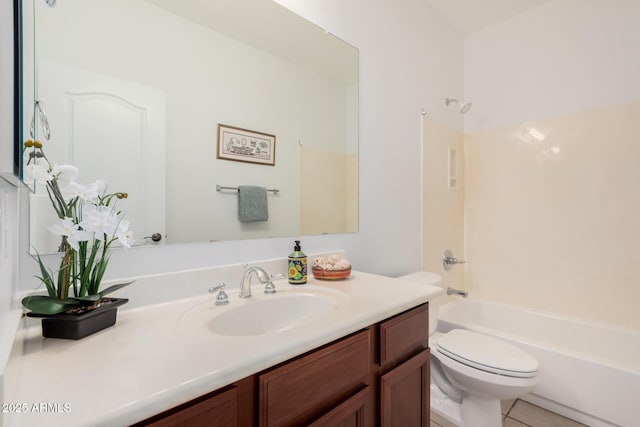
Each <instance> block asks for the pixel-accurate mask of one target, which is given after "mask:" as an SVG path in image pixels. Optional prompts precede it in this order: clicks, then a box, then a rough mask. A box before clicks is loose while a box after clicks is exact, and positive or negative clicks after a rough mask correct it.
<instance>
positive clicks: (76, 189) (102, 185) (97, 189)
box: [60, 180, 107, 202]
mask: <svg viewBox="0 0 640 427" xmlns="http://www.w3.org/2000/svg"><path fill="white" fill-rule="evenodd" d="M106 188H107V184H106V182H105V181H102V180H97V181H95V182H94V183H92V184H89V185H82V184H79V183H77V182H75V181H71V182H68V183H67V185H65V186H64V187H62V186H61V187H60V191H61V192H62V195H63V197H64V198H65V200H71V199H73V198H75V197H79V198H80V199H81V200H86V201H89V202H91V201H95V200H96V199H97V198H98V196H99V195H100V194H102V193H103V192H104V190H105V189H106Z"/></svg>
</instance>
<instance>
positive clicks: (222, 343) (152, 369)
mask: <svg viewBox="0 0 640 427" xmlns="http://www.w3.org/2000/svg"><path fill="white" fill-rule="evenodd" d="M275 284H276V287H277V288H278V289H281V290H285V289H287V288H288V287H290V286H291V285H288V284H287V283H286V281H278V282H275ZM304 286H307V287H308V289H310V290H312V289H313V288H314V287H316V286H317V287H322V288H325V289H327V288H329V289H334V290H339V291H341V292H342V293H343V294H344V295H346V300H345V301H346V303H345V304H344V306H343V307H342V309H341V310H339V311H336V312H335V313H334V314H332V315H331V317H330V318H328V319H325V320H323V321H321V322H315V323H311V324H307V325H305V326H304V327H300V328H293V329H289V330H286V331H282V332H277V333H272V334H266V335H255V336H222V335H216V334H213V333H211V332H210V331H209V330H208V329H207V326H206V324H205V323H206V322H202V323H203V324H202V325H201V327H200V326H199V324H198V323H193V316H194V315H193V313H194V310H193V309H194V307H200V308H202V307H203V306H204V305H207V306H210V307H211V308H212V309H215V306H214V305H213V302H214V299H215V298H214V297H213V295H204V296H197V297H193V298H188V299H182V300H178V301H174V302H170V303H164V304H159V305H154V306H149V307H143V308H136V309H130V310H126V309H123V308H126V306H123V307H121V308H120V309H119V313H118V320H117V323H116V325H115V326H113V327H110V328H108V329H105V330H103V331H100V332H98V333H96V334H94V335H91V336H89V337H86V338H84V339H82V340H79V341H67V340H59V339H44V338H42V336H41V330H40V328H31V329H30V330H25V331H21V332H19V334H18V336H16V341H15V343H14V351H13V352H12V354H11V357H10V359H9V363H8V365H7V369H6V372H5V374H6V378H5V401H4V402H2V404H3V408H2V409H3V412H4V413H3V414H2V415H3V416H4V418H3V424H2V426H3V427H20V426H43V425H46V426H65V427H72V426H82V427H87V426H119V425H123V426H124V425H130V424H132V423H135V422H137V421H141V420H144V419H146V418H148V417H150V416H152V415H155V414H158V413H160V412H163V411H165V410H167V409H170V408H172V407H174V406H177V405H179V404H182V403H184V402H188V401H190V400H192V399H194V398H196V397H198V396H201V395H203V394H206V393H208V392H210V391H213V390H215V389H218V388H220V387H223V386H225V385H228V384H231V383H233V382H235V381H237V380H240V379H242V378H244V377H247V376H249V375H252V374H255V373H257V372H260V371H262V370H264V369H266V368H268V367H270V366H273V365H275V364H278V363H280V362H283V361H286V360H288V359H291V358H292V357H294V356H297V355H299V354H302V353H304V352H306V351H309V350H312V349H314V348H316V347H319V346H321V345H324V344H327V343H329V342H331V341H334V340H336V339H338V338H340V337H343V336H345V335H348V334H350V333H352V332H355V331H358V330H360V329H362V328H364V327H366V326H369V325H371V324H373V323H376V322H378V321H380V320H383V319H386V318H388V317H390V316H393V315H395V314H398V313H401V312H403V311H405V310H408V309H410V308H412V307H415V306H417V305H419V304H422V303H424V302H427V301H428V300H430V299H432V298H434V297H435V296H438V295H440V294H441V293H442V290H441V289H440V288H436V287H433V286H429V285H422V284H418V283H412V282H406V281H402V280H398V279H392V278H388V277H384V276H378V275H372V274H367V273H362V272H358V271H355V272H353V273H352V275H351V277H350V278H349V279H348V280H344V281H336V282H330V281H318V280H315V279H313V278H310V279H309V282H308V284H307V285H303V287H304ZM295 288H298V289H300V288H302V287H301V286H295ZM253 289H256V288H255V287H254V288H253ZM229 294H230V299H231V303H230V304H229V306H227V307H230V306H232V305H233V304H234V303H236V304H240V303H244V302H238V300H237V299H236V298H235V295H234V294H233V292H231V291H230V292H229ZM260 295H262V296H260ZM261 297H262V298H265V296H264V295H263V294H262V293H256V292H255V291H254V297H252V298H256V299H257V298H261ZM6 405H13V406H11V407H8V406H6Z"/></svg>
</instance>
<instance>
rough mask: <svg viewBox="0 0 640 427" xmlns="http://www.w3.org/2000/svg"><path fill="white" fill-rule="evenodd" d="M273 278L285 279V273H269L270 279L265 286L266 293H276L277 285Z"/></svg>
mask: <svg viewBox="0 0 640 427" xmlns="http://www.w3.org/2000/svg"><path fill="white" fill-rule="evenodd" d="M273 279H284V274H282V273H277V274H270V275H269V280H268V281H267V283H266V284H265V286H264V293H265V294H275V293H276V285H274V284H273Z"/></svg>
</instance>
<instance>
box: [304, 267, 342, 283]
mask: <svg viewBox="0 0 640 427" xmlns="http://www.w3.org/2000/svg"><path fill="white" fill-rule="evenodd" d="M311 271H312V272H313V277H315V278H316V279H319V280H343V279H346V278H347V277H349V276H350V275H351V267H349V268H343V269H340V270H325V269H323V268H317V267H313V268H312V269H311Z"/></svg>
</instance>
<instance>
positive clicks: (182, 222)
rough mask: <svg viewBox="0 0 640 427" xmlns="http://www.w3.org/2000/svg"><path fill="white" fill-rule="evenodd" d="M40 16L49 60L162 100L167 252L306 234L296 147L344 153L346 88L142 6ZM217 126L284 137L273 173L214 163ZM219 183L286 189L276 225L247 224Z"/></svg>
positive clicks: (75, 0) (91, 7)
mask: <svg viewBox="0 0 640 427" xmlns="http://www.w3.org/2000/svg"><path fill="white" fill-rule="evenodd" d="M122 8H126V10H127V11H128V12H127V13H126V14H125V13H123V12H122V10H123V9H122ZM42 9H43V10H41V11H40V12H41V13H39V18H38V22H37V25H38V27H39V28H41V29H42V31H44V32H47V33H49V34H56V37H46V38H45V37H42V38H40V39H41V41H42V43H41V45H40V47H39V53H40V55H41V56H42V57H43V58H46V59H48V60H50V61H56V62H62V63H65V62H66V63H69V64H70V65H73V66H76V67H78V68H81V69H82V68H85V69H87V68H88V69H90V70H96V71H97V70H99V72H100V73H103V74H108V75H112V76H113V77H116V78H119V79H122V80H127V81H133V82H143V83H144V84H145V85H148V86H151V87H155V88H157V89H160V90H162V91H163V92H165V93H166V102H167V134H166V136H167V159H168V160H169V162H168V166H167V235H168V242H170V243H181V242H189V241H196V242H199V241H208V240H228V239H238V238H239V237H240V236H241V237H242V238H256V237H271V236H278V235H292V234H296V233H297V232H298V218H299V208H298V205H299V199H298V194H299V184H298V178H297V171H298V168H297V157H298V153H297V150H298V141H303V142H304V144H305V145H306V146H311V147H313V146H315V145H322V144H326V143H327V142H328V141H331V142H330V144H331V145H332V148H333V145H334V144H343V145H344V144H345V143H346V137H347V128H346V126H347V125H346V123H345V119H344V116H345V110H344V107H342V106H345V105H346V101H345V98H346V96H347V94H346V93H345V92H344V88H340V87H336V86H335V85H334V84H333V83H331V82H329V81H328V80H326V79H324V78H323V77H320V76H319V75H315V74H312V73H309V72H308V70H305V69H303V68H301V67H299V66H297V65H294V64H292V63H289V62H287V61H284V60H281V59H279V58H276V57H274V56H271V55H269V54H266V53H263V52H260V51H256V50H255V49H253V48H251V47H249V46H247V45H244V44H241V43H238V42H236V41H234V40H232V39H229V38H227V37H225V36H222V35H219V34H217V33H215V32H213V31H211V30H208V29H206V28H204V27H201V26H198V25H195V24H192V23H190V22H189V21H186V20H184V19H181V18H178V17H175V16H174V15H171V14H169V13H167V12H165V11H163V10H162V9H158V8H155V7H153V6H151V5H149V4H147V3H145V2H142V1H136V2H132V1H124V0H110V1H107V2H98V1H85V0H82V1H79V0H70V1H68V2H65V4H64V5H56V7H55V8H46V7H45V6H42ZM63 16H64V18H63ZM114 27H117V28H118V31H113V28H114ZM69 29H70V30H71V32H68V31H67V30H69ZM72 34H73V35H72ZM77 34H84V36H83V37H82V38H78V37H77V36H75V35H77ZM39 42H40V41H39ZM114 42H115V44H116V45H118V47H117V48H113V47H112V45H113V44H114ZM140 58H143V59H144V60H143V61H140ZM122 64H125V67H123V66H122ZM185 70H186V71H188V73H186V74H185V73H184V71H185ZM336 105H338V106H341V107H340V108H336V107H335V106H336ZM218 123H223V124H228V125H233V126H238V127H243V128H247V129H251V130H256V131H263V132H266V133H270V134H274V135H276V157H275V158H276V165H275V167H271V166H264V165H255V164H248V163H238V162H231V161H226V160H217V159H216V158H215V156H216V154H215V150H216V125H217V124H218ZM54 126H55V124H54ZM216 184H220V185H224V186H238V185H261V186H265V187H267V188H274V187H276V188H278V189H279V190H280V193H279V194H278V195H277V196H276V197H271V196H270V197H269V222H268V223H261V224H241V223H239V222H238V221H237V197H235V194H231V193H217V192H216V191H215V186H216Z"/></svg>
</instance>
